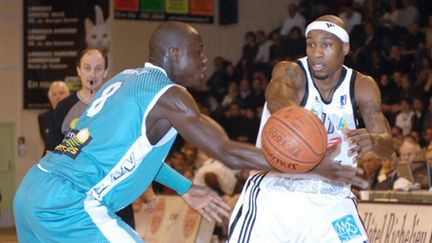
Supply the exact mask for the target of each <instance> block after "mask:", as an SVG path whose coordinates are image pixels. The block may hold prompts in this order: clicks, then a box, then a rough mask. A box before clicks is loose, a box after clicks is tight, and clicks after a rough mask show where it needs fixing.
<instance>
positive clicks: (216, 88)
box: [207, 56, 228, 102]
mask: <svg viewBox="0 0 432 243" xmlns="http://www.w3.org/2000/svg"><path fill="white" fill-rule="evenodd" d="M213 65H214V71H213V73H212V75H211V76H210V78H209V79H208V80H207V87H208V91H209V94H210V95H211V96H212V97H214V98H216V100H217V101H218V102H220V101H221V100H222V97H223V96H224V94H226V92H227V90H226V87H227V84H228V81H227V80H226V71H225V59H224V58H223V57H220V56H217V57H215V58H214V59H213Z"/></svg>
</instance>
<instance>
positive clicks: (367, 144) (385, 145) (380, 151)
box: [344, 74, 393, 158]
mask: <svg viewBox="0 0 432 243" xmlns="http://www.w3.org/2000/svg"><path fill="white" fill-rule="evenodd" d="M355 94H356V101H357V103H358V106H359V109H360V112H361V115H362V117H363V120H364V123H365V125H366V129H356V130H349V129H346V130H344V134H345V136H347V138H348V141H349V143H350V144H352V147H351V149H350V155H352V154H357V156H358V157H361V156H363V155H364V154H365V153H366V152H368V151H372V152H373V153H375V154H376V155H377V156H379V157H385V158H390V156H391V155H392V153H393V139H392V136H391V132H390V126H389V124H388V121H387V119H386V118H385V116H384V114H383V113H382V110H381V103H382V102H381V93H380V91H379V88H378V86H377V84H376V82H375V81H374V80H373V79H372V78H371V77H369V76H364V75H362V74H359V78H358V79H357V80H356V85H355Z"/></svg>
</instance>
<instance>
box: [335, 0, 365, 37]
mask: <svg viewBox="0 0 432 243" xmlns="http://www.w3.org/2000/svg"><path fill="white" fill-rule="evenodd" d="M342 9H343V10H342V12H341V13H340V14H339V18H341V19H342V20H343V21H344V22H345V24H346V27H347V30H348V33H350V32H351V30H352V29H353V27H354V26H355V25H358V24H360V23H361V22H362V16H361V14H360V13H359V12H358V11H356V10H355V9H354V7H353V4H352V3H349V4H346V5H345V6H344V7H343V8H342Z"/></svg>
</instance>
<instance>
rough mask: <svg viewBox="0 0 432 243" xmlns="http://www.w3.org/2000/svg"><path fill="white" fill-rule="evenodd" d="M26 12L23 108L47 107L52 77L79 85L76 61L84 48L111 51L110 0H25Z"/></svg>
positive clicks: (74, 87)
mask: <svg viewBox="0 0 432 243" xmlns="http://www.w3.org/2000/svg"><path fill="white" fill-rule="evenodd" d="M23 16H24V21H23V23H24V42H23V43H24V65H23V67H24V70H23V71H24V72H23V73H24V85H23V87H24V90H23V92H24V108H25V109H38V108H47V107H49V103H48V98H47V92H48V88H49V86H50V84H51V82H52V81H54V80H64V81H65V82H66V83H67V84H68V86H69V87H70V88H71V89H78V88H79V84H80V82H79V79H78V78H77V77H76V68H75V64H76V61H77V58H78V55H79V54H80V52H81V51H82V50H84V49H85V48H88V47H93V48H100V49H104V50H105V51H107V52H108V51H109V45H110V34H109V26H108V17H109V0H62V1H58V0H57V1H56V0H25V1H24V14H23Z"/></svg>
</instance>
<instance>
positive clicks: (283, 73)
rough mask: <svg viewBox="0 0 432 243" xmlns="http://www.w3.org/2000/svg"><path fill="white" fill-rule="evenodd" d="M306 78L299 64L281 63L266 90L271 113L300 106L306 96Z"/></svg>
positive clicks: (274, 71) (274, 70) (273, 72)
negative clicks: (288, 107)
mask: <svg viewBox="0 0 432 243" xmlns="http://www.w3.org/2000/svg"><path fill="white" fill-rule="evenodd" d="M305 82H306V80H305V77H304V74H303V71H302V70H301V68H300V67H299V65H298V64H297V63H293V62H288V61H283V62H279V63H278V64H277V65H276V66H275V67H274V68H273V71H272V81H271V82H270V83H269V85H268V86H267V88H266V91H265V99H266V101H267V108H268V109H269V111H270V113H272V114H273V113H274V112H276V111H278V110H280V109H282V108H284V107H287V106H290V105H299V104H300V101H301V99H302V97H303V95H304V92H305V90H304V87H305Z"/></svg>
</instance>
